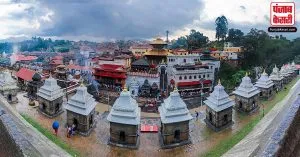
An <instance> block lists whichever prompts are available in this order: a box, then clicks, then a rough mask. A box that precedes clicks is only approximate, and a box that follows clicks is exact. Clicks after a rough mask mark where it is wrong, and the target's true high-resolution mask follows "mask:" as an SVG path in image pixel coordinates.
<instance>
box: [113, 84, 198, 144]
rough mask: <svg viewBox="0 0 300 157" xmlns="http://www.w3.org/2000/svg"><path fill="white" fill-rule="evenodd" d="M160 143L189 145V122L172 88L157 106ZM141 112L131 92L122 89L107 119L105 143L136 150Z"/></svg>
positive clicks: (187, 112)
mask: <svg viewBox="0 0 300 157" xmlns="http://www.w3.org/2000/svg"><path fill="white" fill-rule="evenodd" d="M159 113H160V117H161V129H160V135H159V136H160V144H161V146H162V148H172V147H176V146H179V145H184V144H187V143H190V137H189V121H190V120H191V119H193V117H192V116H191V114H190V112H189V110H188V109H187V107H186V104H185V103H184V101H183V100H182V99H181V98H180V95H179V92H178V90H177V89H175V90H174V91H173V92H171V93H170V96H169V97H168V98H167V99H165V100H164V102H163V103H162V105H161V106H160V107H159ZM140 114H141V109H140V108H139V107H138V104H137V102H136V100H135V99H133V98H132V97H131V93H130V92H129V91H127V90H126V89H124V90H123V91H122V92H121V94H120V97H119V98H118V99H117V100H116V101H115V103H114V105H113V107H112V110H111V111H110V113H109V115H108V117H107V120H108V121H109V122H110V139H109V144H111V145H116V146H120V147H127V148H138V146H139V135H140Z"/></svg>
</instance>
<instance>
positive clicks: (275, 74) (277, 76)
mask: <svg viewBox="0 0 300 157" xmlns="http://www.w3.org/2000/svg"><path fill="white" fill-rule="evenodd" d="M269 78H270V79H271V80H273V81H280V80H282V79H283V77H282V76H281V75H280V72H279V69H278V68H277V67H276V65H275V67H274V68H273V71H272V73H271V75H270V77H269Z"/></svg>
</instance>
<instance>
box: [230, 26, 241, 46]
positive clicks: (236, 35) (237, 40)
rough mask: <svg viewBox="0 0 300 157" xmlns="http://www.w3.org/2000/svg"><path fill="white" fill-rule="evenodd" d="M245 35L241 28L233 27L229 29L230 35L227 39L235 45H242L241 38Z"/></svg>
mask: <svg viewBox="0 0 300 157" xmlns="http://www.w3.org/2000/svg"><path fill="white" fill-rule="evenodd" d="M243 36H244V33H243V32H242V31H241V30H239V29H234V28H231V29H229V30H228V36H227V38H226V41H228V42H232V43H233V45H234V46H241V44H242V43H241V40H242V38H243Z"/></svg>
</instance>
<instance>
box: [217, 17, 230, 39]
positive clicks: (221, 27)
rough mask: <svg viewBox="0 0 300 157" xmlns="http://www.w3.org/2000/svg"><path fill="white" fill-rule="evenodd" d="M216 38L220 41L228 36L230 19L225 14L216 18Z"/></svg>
mask: <svg viewBox="0 0 300 157" xmlns="http://www.w3.org/2000/svg"><path fill="white" fill-rule="evenodd" d="M215 24H216V38H217V39H218V41H219V40H220V39H222V40H223V41H224V40H225V38H226V34H227V31H228V21H227V18H226V17H225V16H224V15H223V16H220V17H218V18H217V19H216V21H215Z"/></svg>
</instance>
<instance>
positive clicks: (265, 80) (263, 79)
mask: <svg viewBox="0 0 300 157" xmlns="http://www.w3.org/2000/svg"><path fill="white" fill-rule="evenodd" d="M273 85H274V83H273V81H272V80H271V79H270V78H269V77H268V74H267V73H266V72H265V71H264V72H263V73H262V74H261V76H260V78H259V79H258V80H257V81H256V83H255V86H256V87H259V88H265V89H267V88H271V87H272V86H273Z"/></svg>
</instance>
